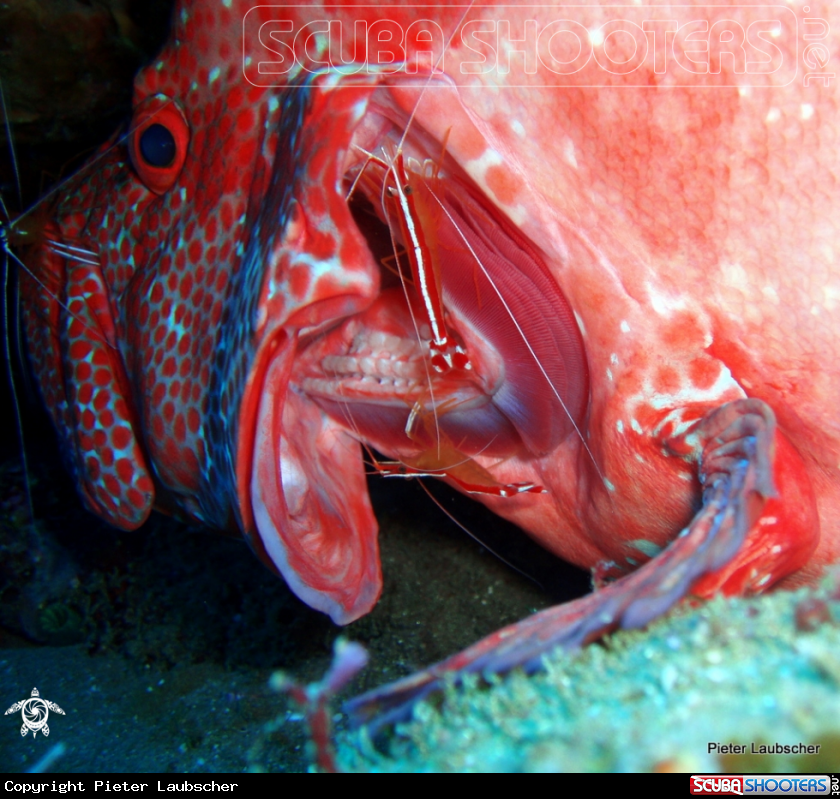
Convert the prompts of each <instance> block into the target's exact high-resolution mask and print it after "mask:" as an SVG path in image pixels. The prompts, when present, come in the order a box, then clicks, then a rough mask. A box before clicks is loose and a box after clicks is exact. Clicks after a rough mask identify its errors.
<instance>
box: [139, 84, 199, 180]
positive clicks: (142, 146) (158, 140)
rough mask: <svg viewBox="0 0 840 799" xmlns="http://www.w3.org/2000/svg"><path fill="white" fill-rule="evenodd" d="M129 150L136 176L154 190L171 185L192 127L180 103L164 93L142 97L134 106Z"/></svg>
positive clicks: (183, 154)
mask: <svg viewBox="0 0 840 799" xmlns="http://www.w3.org/2000/svg"><path fill="white" fill-rule="evenodd" d="M129 131H130V132H129V135H128V154H129V157H130V159H131V165H132V166H133V167H134V171H135V173H136V174H137V177H138V178H140V180H141V181H142V182H143V183H144V184H145V186H146V188H147V189H148V190H149V191H151V192H154V193H155V194H165V193H166V192H167V191H169V189H171V188H172V187H173V186H174V185H175V182H176V181H177V180H178V176H179V175H180V174H181V169H182V168H183V166H184V161H185V160H186V158H187V149H188V147H189V142H190V128H189V125H188V124H187V120H186V117H185V116H184V112H183V111H182V110H181V107H180V106H179V105H178V103H177V102H176V101H175V100H173V99H172V98H170V97H167V96H166V95H164V94H155V95H152V96H151V97H147V98H146V99H145V100H143V101H142V102H141V103H140V104H139V105H138V106H137V107H136V108H135V109H134V116H133V117H132V120H131V127H130V129H129Z"/></svg>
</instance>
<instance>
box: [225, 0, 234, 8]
mask: <svg viewBox="0 0 840 799" xmlns="http://www.w3.org/2000/svg"><path fill="white" fill-rule="evenodd" d="M222 5H223V6H224V7H225V8H230V7H231V5H233V0H222Z"/></svg>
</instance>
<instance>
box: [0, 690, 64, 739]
mask: <svg viewBox="0 0 840 799" xmlns="http://www.w3.org/2000/svg"><path fill="white" fill-rule="evenodd" d="M18 710H19V711H20V713H21V716H22V717H23V726H22V727H21V728H20V734H21V735H26V733H27V732H28V731H29V730H32V737H33V738H35V737H36V736H37V735H38V732H39V731H40V732H42V733H43V734H44V735H45V736H47V735H49V734H50V728H49V727H48V726H47V717H48V716H49V715H50V711H51V710H52V711H53V712H54V713H61V715H62V716H63V715H64V711H63V710H62V709H61V708H60V707H59V706H58V705H57V704H56V703H55V702H50V701H49V700H47V699H41V695H40V694H39V693H38V689H37V688H33V689H32V696H31V697H30V698H29V699H22V700H21V701H20V702H15V703H14V704H13V705H12V706H11V707H10V708H9V709H8V710H7V711H6V715H7V716H8V715H9V713H17V712H18Z"/></svg>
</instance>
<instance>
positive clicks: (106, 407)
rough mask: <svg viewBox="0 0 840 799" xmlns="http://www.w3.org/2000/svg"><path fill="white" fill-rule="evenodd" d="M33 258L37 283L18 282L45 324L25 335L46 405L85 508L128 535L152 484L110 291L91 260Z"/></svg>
mask: <svg viewBox="0 0 840 799" xmlns="http://www.w3.org/2000/svg"><path fill="white" fill-rule="evenodd" d="M53 233H54V237H55V238H57V235H56V234H57V231H54V232H53ZM36 259H37V267H36V269H37V275H38V277H37V278H36V277H34V275H35V274H36V272H33V276H31V277H30V275H27V274H24V275H23V278H22V279H23V281H24V283H25V284H27V285H26V286H25V287H24V290H26V291H28V292H30V297H31V298H32V304H33V307H34V308H35V309H36V310H35V313H36V314H37V315H38V316H39V317H40V318H41V321H42V322H44V324H40V325H38V324H35V320H34V319H33V320H32V322H33V323H32V324H30V325H29V329H28V333H29V336H28V338H29V341H30V342H31V343H30V354H31V357H32V361H33V364H34V367H35V369H36V371H38V372H39V375H40V383H41V386H42V387H43V392H44V400H45V401H46V404H47V407H48V408H49V409H50V412H51V413H52V415H53V419H54V421H55V424H56V428H57V430H58V432H59V437H60V439H61V442H62V445H63V449H64V453H65V456H66V457H67V460H68V461H69V465H70V469H71V471H72V473H73V475H74V477H75V479H76V485H77V488H78V490H79V493H80V494H81V495H82V498H83V500H84V501H85V504H86V505H87V506H88V508H90V510H92V511H93V512H94V513H96V514H98V515H99V516H101V517H102V518H104V519H105V520H106V521H108V522H109V523H110V524H112V525H114V526H115V527H119V528H122V529H124V530H133V529H135V528H137V527H139V526H140V525H141V524H142V523H143V522H144V521H145V520H146V519H147V517H148V515H149V513H150V512H151V509H152V503H153V501H154V485H153V483H152V479H151V475H150V473H149V469H148V466H147V465H146V459H145V456H144V455H143V451H142V449H141V447H140V444H139V442H138V438H137V435H136V433H135V422H134V414H133V412H132V406H131V403H130V402H129V401H128V400H127V397H128V396H130V392H129V389H128V379H127V377H126V374H125V367H124V365H123V361H122V354H121V353H120V350H119V349H118V347H117V346H116V343H115V342H116V330H115V326H114V317H113V312H112V309H111V304H110V300H109V293H108V289H107V287H106V284H105V281H104V278H103V276H102V273H101V270H100V268H99V265H98V264H97V263H95V262H93V259H92V258H89V257H86V258H85V259H75V258H71V257H65V255H64V254H59V253H58V252H56V251H55V248H54V247H50V246H44V247H41V248H39V250H38V252H37V254H36ZM64 286H66V295H65V301H64V302H62V301H61V300H60V299H59V297H60V296H61V289H62V287H64Z"/></svg>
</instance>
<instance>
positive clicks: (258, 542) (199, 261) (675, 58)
mask: <svg viewBox="0 0 840 799" xmlns="http://www.w3.org/2000/svg"><path fill="white" fill-rule="evenodd" d="M809 8H810V10H809V11H808V12H807V16H806V15H805V13H804V12H802V11H801V10H799V9H793V8H792V7H790V8H788V7H779V6H772V7H770V6H768V7H766V8H763V7H758V6H750V7H746V6H739V5H732V6H731V7H725V6H715V7H703V6H697V7H694V8H692V7H686V6H674V7H672V8H669V7H666V6H655V7H649V8H643V7H626V8H625V7H622V9H621V14H620V18H619V17H616V16H615V9H614V8H612V7H605V8H600V7H598V6H594V5H593V6H587V7H574V8H572V7H565V6H560V5H557V6H556V7H551V6H546V5H543V6H540V7H538V8H537V7H528V8H527V9H526V8H525V7H514V6H511V7H503V6H492V5H482V6H476V7H474V8H465V7H464V6H461V7H458V8H455V7H452V8H445V7H442V6H438V7H434V8H426V9H424V8H422V7H417V6H408V5H406V6H405V7H404V8H400V7H397V6H393V5H389V6H388V8H387V10H382V11H377V10H374V9H372V8H371V7H370V6H360V7H359V8H358V9H354V8H352V7H349V6H341V7H332V6H329V7H328V6H323V7H321V6H319V5H314V4H313V5H311V6H288V7H283V6H276V7H258V8H253V9H252V8H250V6H249V4H248V3H245V2H239V0H214V2H202V3H198V2H186V1H185V2H181V3H179V4H178V7H177V9H176V11H175V16H174V22H173V27H172V31H171V37H170V40H169V43H168V44H167V45H166V47H165V48H164V49H163V51H162V53H161V54H160V56H159V57H158V58H157V59H156V60H155V61H153V62H152V63H151V64H150V65H149V66H148V67H146V68H145V69H144V70H143V71H142V72H141V73H140V74H139V75H138V77H137V79H136V83H135V88H134V112H133V118H132V119H131V121H130V123H129V124H128V126H127V127H126V128H125V129H124V131H122V132H121V133H120V134H118V135H117V136H115V137H114V139H113V140H112V141H111V142H109V143H108V144H107V145H105V146H104V147H103V148H102V149H101V150H100V152H99V154H98V155H97V156H96V157H95V158H94V159H93V160H92V161H91V162H90V164H89V165H88V166H87V167H86V168H84V169H83V170H82V171H81V172H80V173H79V175H78V177H77V178H75V179H74V180H73V181H72V182H71V183H69V184H68V185H67V187H66V188H65V189H64V190H63V191H62V192H61V194H60V196H59V197H58V198H57V199H56V200H55V201H54V203H53V207H52V208H51V210H50V213H49V221H48V223H47V225H46V227H45V228H44V229H43V231H42V234H41V236H40V237H39V239H38V244H37V245H36V246H34V247H33V248H32V251H31V252H30V253H29V254H28V268H29V270H30V271H29V272H28V273H24V274H23V275H22V282H23V295H24V302H25V318H26V327H27V333H28V340H29V352H30V356H31V359H32V362H33V364H34V368H35V371H36V372H37V375H38V378H39V381H40V386H41V389H42V392H43V395H44V399H45V401H46V403H47V405H48V406H49V409H50V411H51V413H52V416H53V419H54V421H55V424H56V426H57V428H58V430H59V434H60V437H61V439H62V441H63V445H64V451H65V454H66V458H67V462H68V463H69V466H70V468H71V469H72V472H73V474H74V476H75V479H76V482H77V484H78V487H79V491H80V492H81V494H82V496H83V498H84V500H85V502H86V504H87V505H88V507H89V508H91V509H92V510H93V511H94V512H96V513H98V514H99V515H100V516H102V517H103V518H105V519H107V520H108V521H109V522H110V523H112V524H113V525H115V526H117V527H120V528H123V529H133V528H135V527H137V526H138V525H140V524H142V523H143V521H144V520H145V519H146V518H147V516H148V514H149V513H150V511H151V509H152V508H153V507H156V508H159V509H161V510H164V511H168V512H170V513H175V514H177V515H179V516H181V517H186V518H190V519H195V520H199V521H201V522H203V523H205V524H208V525H212V526H215V527H217V528H225V529H238V530H240V531H241V532H242V534H243V535H245V536H246V537H247V539H248V541H249V542H250V544H251V546H252V547H253V549H254V550H255V552H256V553H257V554H258V555H259V556H260V557H261V558H262V559H263V560H264V561H265V562H266V563H267V564H268V565H269V567H271V568H272V569H274V570H275V571H277V572H279V573H280V574H282V576H283V578H284V579H285V580H286V581H287V582H288V584H289V585H290V586H291V588H292V589H293V590H294V591H295V592H296V593H297V595H298V596H300V597H301V598H302V599H303V600H304V601H305V602H307V603H308V604H309V605H311V606H312V607H314V608H317V609H319V610H322V611H324V612H325V613H328V614H329V615H330V616H331V617H332V619H333V620H334V621H335V622H336V623H338V624H347V623H348V622H351V621H353V620H354V619H357V618H358V617H360V616H362V615H363V614H365V613H367V612H368V611H369V610H370V609H371V608H372V607H373V605H374V604H375V603H376V601H377V598H378V596H379V593H380V590H381V586H382V577H381V570H380V564H379V554H378V549H377V525H376V520H375V518H374V516H373V513H372V511H371V506H370V503H369V500H368V497H367V493H366V487H365V466H364V461H363V455H362V453H363V449H362V445H363V444H364V445H370V446H373V447H375V448H376V449H377V450H378V451H380V452H382V453H384V454H385V455H386V456H387V457H388V458H392V459H393V460H391V461H388V462H386V463H378V464H377V468H378V469H379V470H380V471H381V472H382V473H383V474H386V475H389V474H390V475H396V474H400V475H407V476H412V475H434V476H437V477H439V478H441V479H443V480H446V481H447V482H449V483H450V484H452V485H454V486H455V487H456V488H459V489H460V490H462V491H464V492H467V493H470V494H472V495H473V496H475V497H476V498H477V499H479V500H480V501H481V502H483V503H484V504H485V505H487V506H488V507H489V508H491V509H492V510H493V511H495V512H496V513H498V514H500V515H502V516H504V517H505V518H507V519H510V520H512V521H513V522H515V523H516V524H518V525H519V526H520V527H522V528H523V529H524V530H525V531H527V532H528V533H529V534H530V535H531V536H533V537H534V538H535V539H536V540H537V541H539V542H540V543H541V544H542V545H544V546H545V547H546V548H548V549H550V550H551V551H552V552H554V553H556V554H557V555H559V556H561V557H563V558H566V559H567V560H570V561H572V562H574V563H576V564H578V565H580V566H582V567H585V568H591V569H595V571H596V573H597V574H598V575H600V576H601V577H603V578H605V579H604V580H603V582H605V581H606V578H616V577H620V579H614V580H613V581H612V582H609V584H608V585H606V587H604V588H602V589H601V590H599V591H597V592H596V593H594V594H591V595H590V596H588V597H584V598H583V599H581V600H578V601H576V602H573V603H570V604H568V605H563V606H559V607H556V608H552V609H549V610H546V611H543V612H542V613H540V614H537V615H536V616H534V617H532V618H530V619H527V620H525V621H523V622H521V623H520V624H518V625H514V626H513V627H511V628H508V629H506V630H503V631H501V632H500V633H497V634H496V635H494V636H491V637H490V638H488V639H487V640H486V641H483V642H481V643H479V644H476V645H475V646H474V647H472V648H471V649H469V650H467V651H466V652H464V653H462V654H460V655H456V656H454V657H453V658H451V659H450V660H449V661H445V662H444V663H443V664H439V665H438V666H436V667H432V668H431V669H429V670H427V671H425V672H421V673H420V674H418V675H415V676H414V677H410V678H407V679H406V680H404V681H403V682H401V683H398V684H396V685H395V686H392V687H390V688H385V689H380V690H379V691H375V692H373V694H372V695H370V696H367V697H363V698H361V699H359V700H356V701H354V703H352V704H351V710H352V712H353V713H354V715H355V716H356V718H357V719H358V720H361V721H364V720H366V719H369V718H372V717H373V716H374V715H375V714H377V713H379V714H381V715H380V716H379V718H385V719H387V718H396V717H397V716H398V715H399V714H400V713H402V712H404V710H405V708H406V707H407V706H408V705H409V704H410V703H411V702H412V701H414V700H415V699H416V698H417V697H419V696H422V695H424V694H425V693H427V692H428V691H429V690H431V689H432V688H434V687H435V686H436V685H438V684H439V682H440V679H441V676H442V675H444V674H446V673H454V675H455V678H456V679H457V677H458V676H459V675H462V674H464V673H467V672H470V671H480V672H489V671H501V670H504V669H507V668H510V667H511V666H514V665H524V666H526V667H531V668H533V667H535V666H536V665H538V663H539V658H540V655H541V653H542V652H544V651H545V650H546V649H548V648H549V647H551V646H554V645H564V646H567V647H572V646H577V645H580V644H581V643H583V642H586V641H589V640H592V639H593V638H595V637H597V636H599V635H601V634H603V633H604V632H605V631H607V630H610V629H613V628H616V627H634V626H640V625H643V624H645V623H646V622H648V621H649V620H650V619H652V618H653V617H655V616H657V615H658V614H660V613H662V612H663V611H665V610H666V609H667V608H669V607H671V606H672V605H673V604H674V603H675V602H676V601H677V600H678V599H679V598H681V597H682V596H684V595H686V594H687V593H689V592H690V593H692V594H694V595H697V596H701V597H705V596H709V595H711V594H713V593H715V592H724V593H726V594H736V593H752V592H758V591H761V590H764V589H767V588H769V587H770V586H772V585H774V584H779V583H780V582H782V583H783V584H785V585H788V586H790V585H798V584H801V583H804V582H807V581H813V579H814V578H815V577H817V576H818V575H819V574H820V572H821V570H822V568H823V567H824V566H825V565H826V564H828V563H831V562H833V561H835V560H837V559H838V554H840V550H838V547H840V521H838V519H840V516H839V515H838V510H840V422H839V421H838V408H840V337H838V332H840V313H838V308H839V307H840V266H838V261H837V253H838V248H839V247H840V235H838V233H840V174H838V172H839V171H840V170H839V169H838V164H840V162H839V161H838V157H837V153H838V152H840V141H838V130H840V116H838V110H837V109H838V104H839V103H840V98H839V97H838V95H837V91H836V82H835V79H834V77H835V75H834V72H835V69H834V67H835V65H834V64H833V63H831V59H833V58H836V55H835V54H836V52H837V45H838V42H837V35H836V33H833V32H832V31H836V30H838V29H840V28H838V25H837V24H834V25H833V26H832V25H831V24H830V20H829V16H830V6H828V5H824V4H822V3H816V4H814V3H811V4H810V7H809ZM243 47H244V49H243ZM623 574H626V576H621V575H623Z"/></svg>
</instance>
